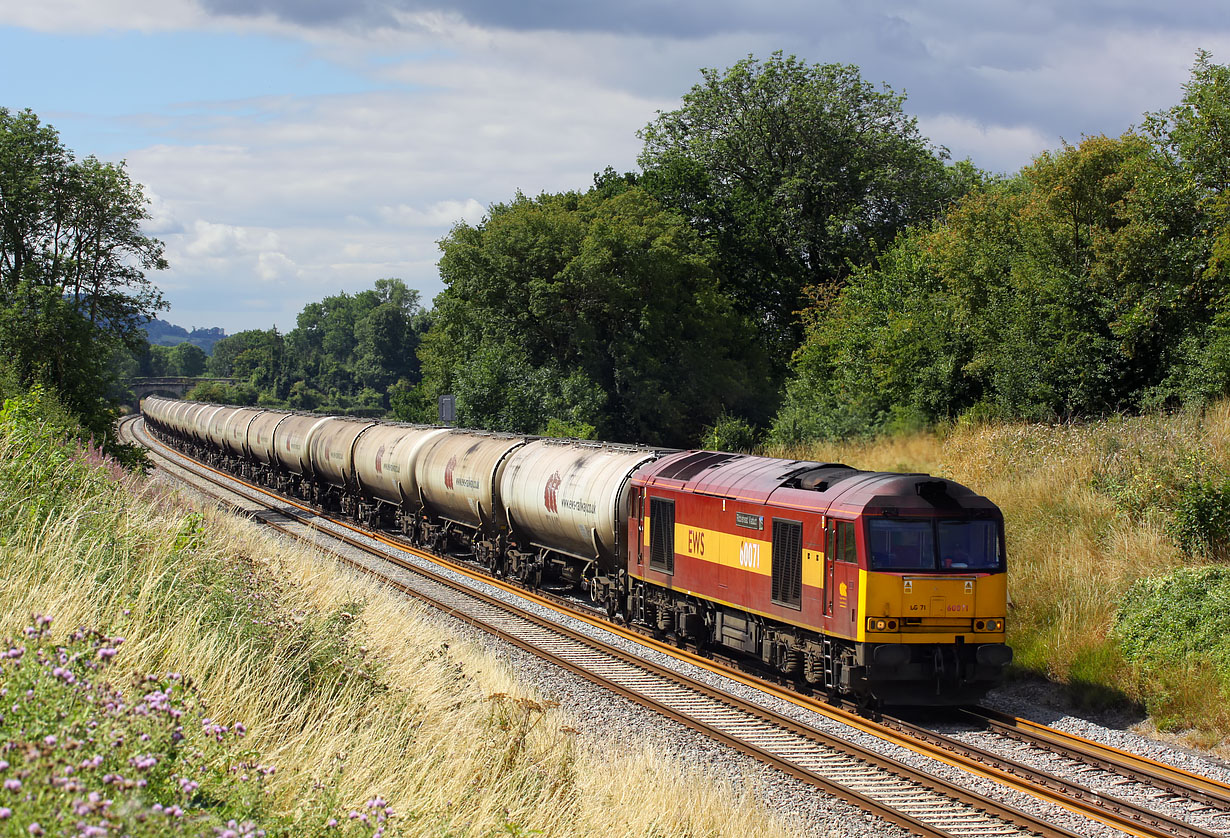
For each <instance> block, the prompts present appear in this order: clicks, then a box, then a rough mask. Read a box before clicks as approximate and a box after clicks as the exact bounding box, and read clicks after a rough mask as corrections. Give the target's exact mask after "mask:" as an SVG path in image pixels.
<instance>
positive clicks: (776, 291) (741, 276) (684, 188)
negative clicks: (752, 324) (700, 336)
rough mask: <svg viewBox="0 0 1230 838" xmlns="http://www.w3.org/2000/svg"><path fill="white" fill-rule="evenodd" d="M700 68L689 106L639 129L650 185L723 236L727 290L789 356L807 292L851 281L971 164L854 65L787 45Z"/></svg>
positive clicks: (779, 354) (705, 229)
mask: <svg viewBox="0 0 1230 838" xmlns="http://www.w3.org/2000/svg"><path fill="white" fill-rule="evenodd" d="M701 74H702V77H703V80H702V81H701V83H699V84H697V85H696V86H694V87H693V88H692V90H691V91H690V92H688V93H687V94H685V95H684V97H683V103H682V107H680V108H679V109H677V110H673V111H669V112H667V113H659V114H658V117H657V119H656V120H655V121H653V122H652V123H650V124H649V125H648V126H647V127H646V128H645V129H643V130H642V131H641V134H640V136H641V137H642V139H643V140H644V142H645V146H644V151H643V153H642V155H641V157H640V163H641V166H642V167H643V168H644V170H645V174H644V177H643V179H642V182H643V184H644V185H645V187H646V188H647V189H649V190H650V191H651V192H653V194H655V195H656V196H657V197H658V198H659V199H660V200H661V201H662V202H663V203H664V204H666V205H668V206H670V207H674V208H675V209H677V210H679V211H680V212H681V213H683V215H684V216H685V217H686V218H687V219H688V220H689V221H690V222H691V223H692V224H693V225H694V226H695V228H696V230H697V231H698V232H699V233H700V234H701V235H702V236H703V237H704V238H705V239H706V240H707V241H709V242H711V243H712V244H713V246H714V248H715V250H716V253H717V255H718V259H719V271H720V277H721V279H722V283H723V287H724V288H725V289H726V290H728V291H729V292H730V293H731V294H732V296H733V297H734V298H735V300H736V301H737V302H738V305H739V306H740V308H741V309H744V310H746V311H749V312H751V313H753V314H754V317H755V318H756V320H757V321H758V322H759V323H760V325H761V329H762V333H763V335H764V338H765V340H766V342H767V345H768V346H769V347H770V348H771V350H772V351H773V352H774V354H775V357H776V358H777V360H778V361H780V362H783V363H784V361H785V360H786V359H787V358H789V355H790V353H791V352H792V351H793V349H794V348H795V346H796V345H797V344H798V340H799V338H800V337H801V333H800V332H799V329H798V323H799V320H798V316H797V315H798V311H799V309H800V308H802V304H803V302H804V289H806V288H808V287H810V286H826V285H833V286H840V285H841V284H842V283H843V282H844V281H845V279H846V277H847V276H848V275H849V273H850V271H851V270H852V268H853V267H854V266H857V265H861V264H865V263H867V262H868V261H869V260H870V259H872V258H873V256H874V255H875V254H876V252H877V250H878V248H880V247H883V246H886V245H888V244H890V243H891V242H892V240H893V238H894V237H895V236H896V235H897V233H898V232H900V231H901V230H903V229H904V228H905V227H906V226H908V225H909V224H912V223H915V222H919V221H923V220H926V219H929V218H931V217H933V216H935V215H936V214H937V213H938V212H939V211H940V210H941V209H942V208H943V207H944V205H945V203H946V202H947V201H948V200H949V199H950V198H951V197H953V196H954V195H956V194H959V193H960V192H961V191H963V189H964V188H966V186H967V185H968V183H969V182H970V181H972V180H973V179H974V173H973V169H972V167H970V166H968V165H963V166H960V167H957V168H954V169H949V168H947V167H946V166H945V164H944V160H945V159H946V157H947V152H946V151H945V150H944V149H941V148H936V147H934V146H932V145H931V144H930V143H929V142H928V141H927V140H926V139H925V138H924V137H923V136H922V135H921V134H920V133H919V131H918V126H917V124H916V121H915V119H914V118H913V117H912V116H909V115H908V114H906V113H905V111H904V110H903V108H902V105H903V102H904V96H902V95H899V94H897V93H894V92H893V90H892V89H891V88H889V87H887V86H883V87H882V88H880V89H877V88H875V87H874V86H872V85H871V84H869V83H867V82H866V81H864V80H863V79H862V77H861V76H860V74H859V71H858V68H857V67H854V66H852V65H844V64H815V65H809V64H806V63H804V62H802V61H800V60H798V59H797V58H795V57H793V56H791V57H789V58H783V57H782V54H781V53H780V52H777V53H774V54H773V55H772V57H771V58H769V59H768V60H767V61H764V62H761V61H758V60H757V59H755V58H753V57H748V58H747V59H744V60H743V61H740V62H738V63H737V64H735V65H734V66H733V67H731V68H729V69H728V70H726V71H724V72H719V71H717V70H712V69H706V70H702V71H701Z"/></svg>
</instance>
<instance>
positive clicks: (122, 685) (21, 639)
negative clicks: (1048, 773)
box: [0, 391, 786, 836]
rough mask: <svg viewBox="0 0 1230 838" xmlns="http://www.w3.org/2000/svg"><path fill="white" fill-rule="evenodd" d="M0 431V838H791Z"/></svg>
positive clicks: (432, 645)
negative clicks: (589, 739) (538, 837)
mask: <svg viewBox="0 0 1230 838" xmlns="http://www.w3.org/2000/svg"><path fill="white" fill-rule="evenodd" d="M73 430H74V428H73V426H72V424H71V421H70V420H69V419H68V417H67V414H66V413H65V411H64V410H63V409H62V408H60V407H58V405H57V404H56V403H55V401H54V400H53V399H50V398H49V397H47V396H45V395H44V394H42V393H41V392H39V391H35V392H34V393H33V394H19V395H17V396H14V397H13V398H10V399H9V400H7V401H6V402H5V407H4V410H3V412H0V542H2V543H3V551H4V562H3V571H0V638H5V639H7V642H6V643H5V644H4V645H3V646H2V648H0V695H3V701H2V702H0V835H9V834H13V835H17V834H20V835H23V836H25V835H30V834H44V833H45V834H49V835H50V834H70V833H71V834H74V835H75V834H83V835H84V834H90V835H94V834H97V835H104V834H112V833H115V834H121V833H124V834H128V835H133V836H143V835H144V836H153V835H167V834H185V835H216V834H231V835H236V836H238V835H250V836H255V835H260V834H265V835H269V836H274V835H287V836H289V835H295V836H302V835H308V836H310V835H351V836H363V835H371V836H374V835H430V836H496V835H532V834H547V835H564V836H567V835H586V836H589V835H621V836H622V835H655V836H658V835H660V836H667V835H712V836H723V835H730V836H736V835H749V834H754V835H784V834H786V831H785V828H784V827H782V826H781V825H779V824H777V823H775V822H774V821H773V820H772V819H771V818H770V817H769V816H768V815H766V814H765V813H764V811H763V810H762V809H761V808H760V807H759V806H757V805H755V804H754V803H752V802H751V801H750V800H749V798H748V796H747V791H746V790H745V791H743V792H741V793H736V792H735V791H734V790H732V789H730V788H729V787H724V786H721V785H715V784H714V782H713V781H711V780H710V779H708V778H704V777H701V776H698V775H697V774H695V773H690V772H688V771H686V770H684V769H683V768H681V767H680V766H679V765H678V764H677V763H674V762H671V761H669V760H665V759H663V758H661V757H658V756H655V755H653V754H651V753H649V752H648V751H647V750H644V749H640V748H638V747H636V746H635V745H629V743H623V749H622V750H620V751H618V752H616V751H613V750H612V751H610V752H603V751H601V750H599V749H596V748H591V747H589V746H587V745H586V744H585V743H584V742H582V741H581V740H580V738H579V736H578V733H577V732H576V731H574V730H573V729H572V728H571V727H570V726H569V724H570V722H569V719H568V718H567V717H566V716H564V715H563V714H562V713H561V712H560V711H559V710H558V709H556V708H554V707H553V706H552V705H551V704H550V703H548V702H544V701H543V700H541V698H540V697H538V696H536V695H534V694H533V693H532V692H531V691H529V690H528V689H527V688H525V687H523V686H522V685H520V684H518V683H517V682H516V680H515V678H514V677H513V675H512V674H511V673H510V672H509V670H508V668H507V666H506V664H504V663H502V662H500V661H499V660H497V659H495V658H494V657H493V656H491V655H490V654H488V653H484V652H483V651H481V650H479V649H477V648H475V647H473V646H472V645H471V644H470V643H468V642H466V641H464V640H461V639H458V638H457V637H455V636H450V635H448V634H447V633H444V632H442V630H441V628H440V627H439V625H438V623H437V622H436V621H435V620H434V618H432V617H431V616H430V615H429V614H428V613H425V612H424V611H422V610H421V609H419V608H417V607H415V606H411V605H408V604H407V603H406V602H404V601H403V600H400V599H396V598H394V597H392V596H391V595H389V594H387V593H386V592H384V591H383V590H381V589H380V588H379V587H378V586H376V585H375V584H374V583H370V582H367V581H363V580H357V579H355V578H354V577H353V576H352V575H349V574H347V573H345V572H344V571H342V570H340V569H338V568H336V567H335V566H333V565H332V564H330V563H329V561H328V560H327V559H325V558H324V557H322V556H320V555H318V554H313V553H311V552H309V551H307V550H304V549H300V548H297V547H293V546H288V545H287V544H285V543H283V542H281V541H276V540H274V539H272V538H271V537H269V536H266V535H265V534H263V533H260V532H259V531H258V530H257V528H256V526H255V525H253V524H249V523H248V522H246V521H243V520H242V519H238V518H235V517H233V516H229V515H226V514H223V513H220V512H215V511H209V510H194V509H192V508H191V507H190V506H189V505H188V504H187V503H186V502H185V501H183V500H181V499H180V498H179V497H178V496H177V495H176V494H174V493H172V492H171V491H170V490H168V489H167V488H166V487H165V486H164V485H162V484H159V483H156V482H154V481H150V480H147V479H142V478H137V477H133V476H131V475H129V474H127V473H125V472H124V471H123V470H122V469H120V468H119V467H118V466H116V465H115V463H114V462H112V461H110V460H108V459H106V458H105V457H103V456H101V455H100V454H99V453H98V452H97V451H96V450H95V449H93V448H91V447H89V446H86V445H82V444H80V443H78V442H77V441H75V439H73V438H72V431H73Z"/></svg>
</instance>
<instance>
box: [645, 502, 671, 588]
mask: <svg viewBox="0 0 1230 838" xmlns="http://www.w3.org/2000/svg"><path fill="white" fill-rule="evenodd" d="M649 566H650V567H651V568H653V569H654V570H661V571H663V572H665V573H674V572H675V502H674V501H673V500H662V499H661V498H653V497H651V498H650V499H649Z"/></svg>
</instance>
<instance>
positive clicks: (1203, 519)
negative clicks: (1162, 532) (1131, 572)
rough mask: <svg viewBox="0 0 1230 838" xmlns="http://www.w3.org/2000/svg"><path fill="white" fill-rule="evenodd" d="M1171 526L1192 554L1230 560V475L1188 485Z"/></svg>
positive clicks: (1182, 544)
mask: <svg viewBox="0 0 1230 838" xmlns="http://www.w3.org/2000/svg"><path fill="white" fill-rule="evenodd" d="M1169 529H1170V532H1171V534H1172V535H1173V536H1174V538H1175V541H1177V542H1178V544H1179V546H1180V547H1181V548H1183V550H1184V551H1185V552H1187V553H1189V554H1190V555H1193V556H1201V557H1204V558H1207V559H1211V560H1216V561H1226V560H1227V559H1230V476H1226V475H1225V474H1222V475H1219V477H1218V478H1203V479H1199V480H1196V481H1194V482H1192V483H1190V484H1188V485H1187V486H1185V487H1184V488H1183V491H1182V492H1181V493H1180V495H1179V500H1178V503H1177V504H1176V505H1175V509H1174V517H1173V518H1172V519H1171V521H1170V527H1169Z"/></svg>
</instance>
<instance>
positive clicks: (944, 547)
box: [868, 518, 1001, 571]
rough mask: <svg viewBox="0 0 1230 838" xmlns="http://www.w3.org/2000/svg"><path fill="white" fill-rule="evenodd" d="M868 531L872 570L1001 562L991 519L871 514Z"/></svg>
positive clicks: (993, 566)
mask: <svg viewBox="0 0 1230 838" xmlns="http://www.w3.org/2000/svg"><path fill="white" fill-rule="evenodd" d="M868 535H869V546H870V549H869V553H870V555H869V566H870V568H871V569H872V570H900V571H926V570H983V571H986V570H998V569H999V568H1000V566H1001V561H1000V552H999V527H998V524H997V523H996V522H995V521H938V522H937V521H930V520H924V521H910V520H906V519H902V518H873V519H872V520H871V522H870V526H869V530H868ZM937 548H938V549H937Z"/></svg>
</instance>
